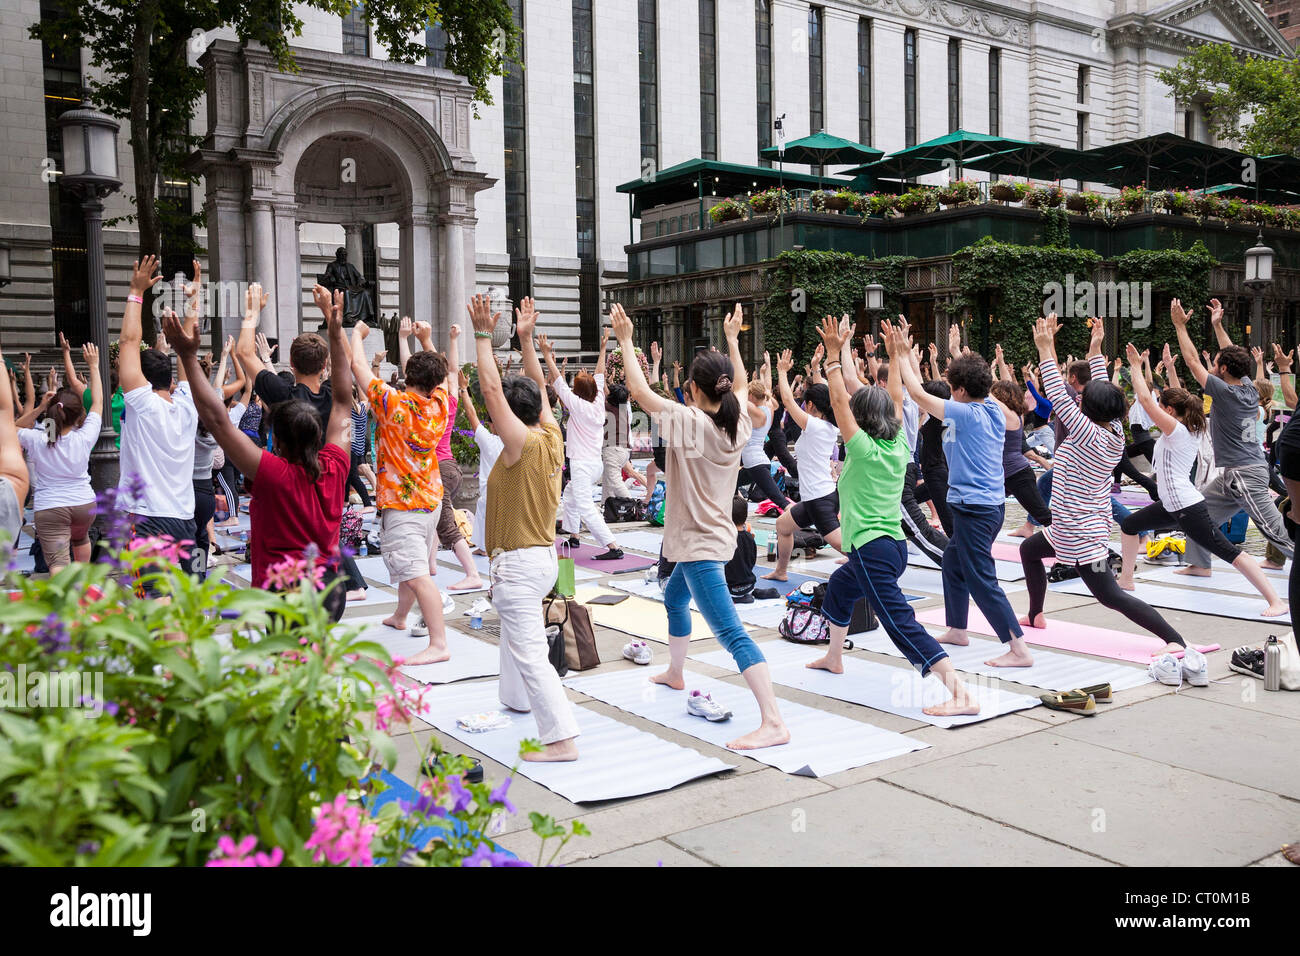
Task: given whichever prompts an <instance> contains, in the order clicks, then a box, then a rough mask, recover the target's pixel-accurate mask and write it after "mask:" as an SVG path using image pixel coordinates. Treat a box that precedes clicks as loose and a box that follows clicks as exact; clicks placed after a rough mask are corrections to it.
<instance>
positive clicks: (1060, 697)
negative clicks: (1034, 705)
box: [1038, 690, 1097, 717]
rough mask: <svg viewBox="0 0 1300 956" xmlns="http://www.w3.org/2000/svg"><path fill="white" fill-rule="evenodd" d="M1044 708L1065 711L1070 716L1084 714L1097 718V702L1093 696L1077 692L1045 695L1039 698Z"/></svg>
mask: <svg viewBox="0 0 1300 956" xmlns="http://www.w3.org/2000/svg"><path fill="white" fill-rule="evenodd" d="M1038 699H1039V700H1041V701H1042V702H1043V706H1044V707H1048V708H1050V709H1051V710H1063V711H1065V712H1066V713H1069V714H1083V715H1084V716H1085V717H1096V716H1097V702H1096V700H1094V699H1093V696H1092V695H1091V694H1081V693H1080V692H1079V691H1077V690H1072V691H1067V692H1066V693H1064V694H1044V695H1043V696H1041V697H1039V698H1038Z"/></svg>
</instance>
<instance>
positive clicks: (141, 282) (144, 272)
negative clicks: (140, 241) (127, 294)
mask: <svg viewBox="0 0 1300 956" xmlns="http://www.w3.org/2000/svg"><path fill="white" fill-rule="evenodd" d="M157 268H158V257H157V256H152V255H150V256H145V257H144V258H143V259H140V260H137V261H136V262H135V264H134V265H133V266H132V267H131V294H132V295H144V293H145V292H146V291H147V290H148V289H152V288H153V287H154V284H155V283H157V282H158V281H159V280H160V279H162V273H161V272H160V273H158V274H157V275H154V270H156V269H157Z"/></svg>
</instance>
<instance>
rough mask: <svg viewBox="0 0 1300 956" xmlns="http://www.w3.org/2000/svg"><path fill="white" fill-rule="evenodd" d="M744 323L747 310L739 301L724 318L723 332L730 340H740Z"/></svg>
mask: <svg viewBox="0 0 1300 956" xmlns="http://www.w3.org/2000/svg"><path fill="white" fill-rule="evenodd" d="M744 324H745V310H744V309H742V308H741V306H740V303H739V302H737V303H736V308H735V309H734V310H732V312H731V314H730V315H728V316H727V317H726V318H725V319H723V320H722V334H723V335H724V336H726V338H727V341H728V342H735V341H738V340H739V339H740V328H741V326H742V325H744Z"/></svg>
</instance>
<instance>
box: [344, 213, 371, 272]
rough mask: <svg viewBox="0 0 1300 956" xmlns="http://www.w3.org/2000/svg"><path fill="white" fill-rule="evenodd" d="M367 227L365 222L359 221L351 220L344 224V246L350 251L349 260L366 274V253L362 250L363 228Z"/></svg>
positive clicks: (359, 270)
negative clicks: (364, 262)
mask: <svg viewBox="0 0 1300 956" xmlns="http://www.w3.org/2000/svg"><path fill="white" fill-rule="evenodd" d="M363 228H365V226H364V224H362V223H359V222H350V223H347V224H346V225H344V226H343V235H344V240H343V247H344V248H345V249H347V251H348V262H350V263H352V264H353V265H354V266H356V267H357V271H358V272H360V273H362V274H364V273H365V271H366V269H365V266H364V265H363V264H362V259H363V256H364V253H362V251H361V230H362V229H363Z"/></svg>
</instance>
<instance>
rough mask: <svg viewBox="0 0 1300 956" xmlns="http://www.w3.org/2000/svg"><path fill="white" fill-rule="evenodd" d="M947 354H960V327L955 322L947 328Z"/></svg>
mask: <svg viewBox="0 0 1300 956" xmlns="http://www.w3.org/2000/svg"><path fill="white" fill-rule="evenodd" d="M948 354H949V355H960V354H961V325H960V324H959V323H957V322H954V323H952V325H950V326H948Z"/></svg>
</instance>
